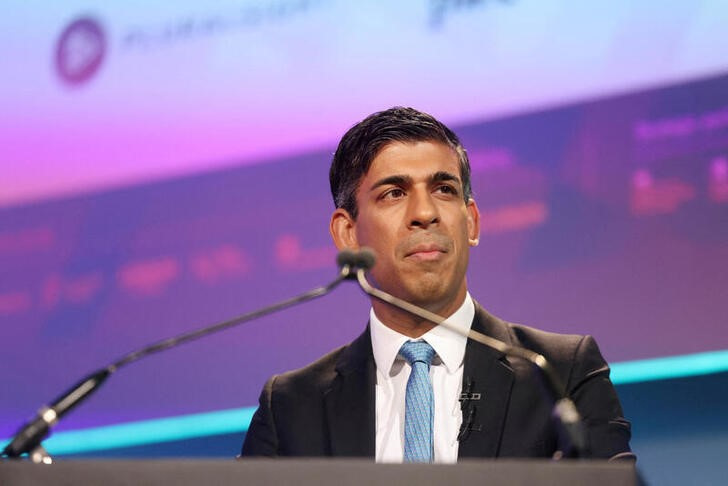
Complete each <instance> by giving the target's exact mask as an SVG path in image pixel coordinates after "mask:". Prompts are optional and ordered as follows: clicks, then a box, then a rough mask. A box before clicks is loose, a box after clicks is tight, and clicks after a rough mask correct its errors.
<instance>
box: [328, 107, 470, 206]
mask: <svg viewBox="0 0 728 486" xmlns="http://www.w3.org/2000/svg"><path fill="white" fill-rule="evenodd" d="M422 141H433V142H442V143H444V144H446V145H448V146H450V147H451V148H452V149H453V150H454V151H455V153H456V154H457V156H458V162H459V165H460V178H461V179H462V183H463V198H464V199H465V202H467V201H468V200H469V199H470V197H471V195H472V191H471V187H470V162H469V161H468V155H467V154H466V152H465V149H464V148H463V145H462V144H461V143H460V139H458V137H457V135H455V133H454V132H453V131H452V130H450V129H449V128H447V127H446V126H445V125H443V124H442V123H441V122H439V121H437V120H436V119H435V118H434V117H433V116H432V115H428V114H427V113H423V112H421V111H417V110H415V109H414V108H403V107H401V106H395V107H394V108H390V109H388V110H384V111H380V112H377V113H374V114H372V115H369V116H368V117H366V118H365V119H364V120H362V121H361V122H359V123H357V124H356V125H354V126H353V127H351V128H350V129H349V131H348V132H346V134H344V136H343V137H342V138H341V141H340V142H339V146H338V147H337V149H336V153H335V154H334V158H333V160H332V161H331V169H330V170H329V183H330V184H331V195H332V196H333V198H334V204H335V205H336V207H337V208H343V209H345V210H346V211H347V212H348V213H349V214H350V215H351V217H352V218H354V219H356V217H357V206H356V191H357V189H358V188H359V184H360V183H361V180H362V179H363V178H364V176H365V175H366V173H367V171H369V167H370V166H371V165H372V161H373V160H374V158H375V157H376V156H377V154H379V152H380V151H381V150H382V149H383V148H384V147H385V146H386V145H388V144H390V143H392V142H422Z"/></svg>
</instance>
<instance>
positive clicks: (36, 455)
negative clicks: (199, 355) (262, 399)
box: [2, 264, 353, 464]
mask: <svg viewBox="0 0 728 486" xmlns="http://www.w3.org/2000/svg"><path fill="white" fill-rule="evenodd" d="M352 269H353V267H352V266H351V265H349V264H344V265H342V267H341V270H340V271H339V274H338V276H337V277H336V278H335V279H334V280H332V281H331V282H330V283H328V284H326V285H324V286H321V287H317V288H315V289H311V290H309V291H307V292H304V293H302V294H300V295H297V296H295V297H292V298H290V299H286V300H282V301H280V302H277V303H275V304H271V305H269V306H267V307H263V308H261V309H258V310H254V311H252V312H248V313H246V314H242V315H240V316H237V317H233V318H232V319H228V320H226V321H223V322H219V323H217V324H212V325H210V326H207V327H204V328H202V329H198V330H194V331H189V332H186V333H183V334H179V335H177V336H174V337H171V338H168V339H164V340H162V341H158V342H156V343H154V344H151V345H148V346H145V347H143V348H141V349H139V350H137V351H132V352H131V353H128V354H126V355H124V356H123V357H121V358H120V359H118V360H116V361H114V362H113V363H111V364H109V365H108V366H105V367H103V368H100V369H98V370H96V371H94V372H92V373H90V374H89V375H87V376H85V377H84V378H83V379H81V381H79V382H78V383H76V384H75V385H74V386H72V387H71V388H69V389H68V390H66V392H64V393H63V394H62V395H60V396H59V397H58V398H56V399H55V400H54V401H53V402H52V403H51V404H50V405H44V406H43V407H41V408H40V410H38V414H37V415H36V416H35V417H34V418H33V419H31V420H30V421H28V422H27V423H26V424H25V425H23V426H22V427H21V428H20V430H19V431H18V432H17V433H16V434H15V436H14V437H13V439H12V441H11V442H10V443H9V444H8V445H7V446H6V447H5V449H4V450H3V452H2V456H6V457H9V458H17V457H20V456H21V455H22V454H26V453H27V454H28V455H29V456H30V459H31V461H32V462H34V463H43V464H51V463H52V462H53V460H52V459H51V457H50V455H49V454H48V452H47V451H46V450H45V449H44V448H43V445H42V441H43V440H44V439H45V438H46V437H47V436H48V434H49V433H50V429H51V428H52V427H53V426H54V425H56V423H58V421H59V419H60V418H61V417H63V416H64V415H65V414H66V413H68V412H69V411H70V410H71V409H72V408H74V407H75V406H77V405H78V404H79V403H81V402H82V401H83V400H85V399H86V398H88V397H89V396H90V395H91V394H92V393H93V392H95V391H96V390H97V389H98V388H99V387H100V386H101V385H102V384H103V383H104V382H105V381H106V380H107V379H108V378H109V376H111V375H112V374H113V373H114V372H116V371H117V370H118V369H120V368H122V367H124V366H126V365H128V364H130V363H133V362H134V361H137V360H139V359H141V358H143V357H145V356H149V355H150V354H155V353H159V352H162V351H165V350H167V349H171V348H174V347H176V346H179V345H180V344H183V343H187V342H190V341H194V340H196V339H200V338H202V337H204V336H208V335H210V334H213V333H217V332H220V331H224V330H225V329H228V328H231V327H234V326H237V325H239V324H243V323H245V322H248V321H251V320H253V319H257V318H258V317H262V316H265V315H268V314H272V313H274V312H277V311H279V310H282V309H285V308H287V307H291V306H294V305H296V304H300V303H303V302H307V301H309V300H313V299H315V298H317V297H322V296H324V295H326V294H328V293H329V292H331V291H332V290H333V289H334V288H335V287H337V286H338V285H339V284H340V283H341V282H342V281H344V280H345V279H347V278H351V274H352Z"/></svg>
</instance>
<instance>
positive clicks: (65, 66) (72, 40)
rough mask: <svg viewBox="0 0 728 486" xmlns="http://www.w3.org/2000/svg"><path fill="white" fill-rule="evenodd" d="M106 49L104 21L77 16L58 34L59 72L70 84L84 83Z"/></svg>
mask: <svg viewBox="0 0 728 486" xmlns="http://www.w3.org/2000/svg"><path fill="white" fill-rule="evenodd" d="M105 52H106V36H105V35H104V31H103V29H102V28H101V24H100V23H99V22H98V21H96V20H94V19H92V18H90V17H81V18H79V19H76V20H74V21H73V22H71V23H70V24H69V25H68V26H67V27H66V28H65V29H64V30H63V32H61V35H60V37H59V38H58V43H57V44H56V72H57V73H58V76H59V77H60V78H61V80H63V82H65V83H67V84H70V85H79V84H83V83H85V82H87V81H88V80H89V79H91V78H92V77H93V76H94V75H95V74H96V72H97V71H98V70H99V67H101V63H102V62H103V60H104V54H105Z"/></svg>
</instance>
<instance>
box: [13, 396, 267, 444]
mask: <svg viewBox="0 0 728 486" xmlns="http://www.w3.org/2000/svg"><path fill="white" fill-rule="evenodd" d="M254 412H255V407H246V408H235V409H231V410H217V411H214V412H206V413H195V414H190V415H180V416H177V417H165V418H161V419H154V420H142V421H139V422H126V423H122V424H115V425H104V426H101V427H93V428H90V429H79V430H67V431H63V432H57V433H54V434H53V435H51V436H50V437H49V438H48V439H46V440H45V441H43V446H44V447H45V448H46V450H47V451H48V453H49V454H50V455H51V456H54V455H63V454H79V453H84V452H91V451H98V450H106V449H118V448H122V447H134V446H140V445H145V444H155V443H159V442H171V441H176V440H185V439H194V438H199V437H207V436H211V435H222V434H232V433H235V432H240V433H241V437H242V433H243V432H245V431H246V430H248V425H249V424H250V420H251V419H252V418H253V413H254ZM8 442H9V441H8V440H2V441H0V447H2V448H4V447H5V445H6V444H7V443H8Z"/></svg>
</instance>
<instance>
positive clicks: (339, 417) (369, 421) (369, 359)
mask: <svg viewBox="0 0 728 486" xmlns="http://www.w3.org/2000/svg"><path fill="white" fill-rule="evenodd" d="M375 370H376V368H375V364H374V356H373V354H372V342H371V337H370V335H369V327H368V326H367V328H366V330H365V331H364V333H363V334H362V335H361V336H359V337H358V338H357V339H356V340H355V341H354V342H352V343H351V345H349V347H347V348H346V349H345V350H344V351H342V353H341V356H340V357H339V360H338V362H337V365H336V373H337V374H336V376H335V378H334V380H333V381H332V383H331V387H330V388H329V389H328V390H327V391H326V392H325V394H324V407H325V413H326V420H327V424H328V428H329V437H330V441H331V442H330V447H331V450H330V453H331V455H332V456H350V457H351V456H357V457H362V456H363V457H372V458H373V457H374V453H375V430H374V427H375V416H374V414H375V412H374V407H375V403H374V401H375V394H374V393H375V392H374V385H375V380H376V375H375V373H376V371H375Z"/></svg>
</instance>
